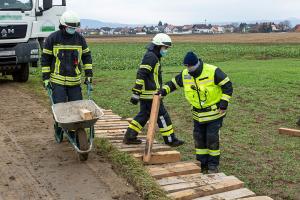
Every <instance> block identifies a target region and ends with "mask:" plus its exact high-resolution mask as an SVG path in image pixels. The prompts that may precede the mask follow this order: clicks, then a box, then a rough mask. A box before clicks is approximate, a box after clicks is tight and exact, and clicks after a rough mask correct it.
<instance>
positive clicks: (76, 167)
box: [0, 80, 140, 200]
mask: <svg viewBox="0 0 300 200" xmlns="http://www.w3.org/2000/svg"><path fill="white" fill-rule="evenodd" d="M21 88H22V87H20V86H19V85H18V84H17V83H13V82H10V81H3V80H2V81H0V136H1V137H0V200H1V199H5V200H6V199H9V200H10V199H12V200H18V199H22V200H26V199H64V200H69V199H70V200H73V199H74V200H79V199H80V200H83V199H84V200H85V199H87V200H93V199H101V200H107V199H121V200H127V199H128V200H129V199H130V200H136V199H140V198H139V197H138V195H137V194H136V192H135V190H134V189H133V188H132V187H131V186H130V185H129V184H128V183H127V182H126V181H125V180H124V179H122V178H120V177H118V176H117V175H116V174H115V173H114V171H113V170H112V167H111V165H110V164H109V163H108V162H107V161H105V159H104V158H102V157H100V156H99V155H97V154H96V152H92V153H90V157H89V160H88V161H87V162H84V163H83V162H80V161H79V160H78V158H77V155H76V153H75V152H74V150H73V149H72V148H71V146H70V144H68V142H64V143H63V144H57V143H56V142H55V140H54V137H53V119H52V114H51V112H50V111H49V109H48V108H47V107H46V106H45V104H43V103H41V102H40V101H39V100H37V99H36V97H35V96H34V95H31V94H28V92H27V91H24V90H23V89H21ZM46 105H47V104H46Z"/></svg>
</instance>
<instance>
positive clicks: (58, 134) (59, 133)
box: [54, 122, 64, 143]
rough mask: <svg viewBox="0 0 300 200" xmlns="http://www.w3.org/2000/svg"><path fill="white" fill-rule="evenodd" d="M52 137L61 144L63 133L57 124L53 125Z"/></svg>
mask: <svg viewBox="0 0 300 200" xmlns="http://www.w3.org/2000/svg"><path fill="white" fill-rule="evenodd" d="M54 137H55V141H56V142H57V143H61V142H62V141H63V139H64V131H63V129H62V128H61V127H59V126H58V123H57V122H55V123H54Z"/></svg>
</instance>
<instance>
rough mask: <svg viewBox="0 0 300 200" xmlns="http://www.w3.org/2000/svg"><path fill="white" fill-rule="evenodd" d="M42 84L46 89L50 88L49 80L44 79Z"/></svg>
mask: <svg viewBox="0 0 300 200" xmlns="http://www.w3.org/2000/svg"><path fill="white" fill-rule="evenodd" d="M43 82H44V87H45V88H46V89H47V88H51V83H50V80H49V79H46V80H44V81H43Z"/></svg>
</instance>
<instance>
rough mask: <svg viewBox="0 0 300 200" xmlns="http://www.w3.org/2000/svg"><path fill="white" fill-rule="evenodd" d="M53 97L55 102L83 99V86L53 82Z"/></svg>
mask: <svg viewBox="0 0 300 200" xmlns="http://www.w3.org/2000/svg"><path fill="white" fill-rule="evenodd" d="M52 98H53V102H54V103H55V104H56V103H64V102H69V101H77V100H82V93H81V87H80V85H78V86H63V85H58V84H53V83H52Z"/></svg>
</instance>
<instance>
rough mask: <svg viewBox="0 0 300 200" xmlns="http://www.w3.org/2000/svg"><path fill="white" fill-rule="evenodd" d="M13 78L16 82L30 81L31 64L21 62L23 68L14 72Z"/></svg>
mask: <svg viewBox="0 0 300 200" xmlns="http://www.w3.org/2000/svg"><path fill="white" fill-rule="evenodd" d="M12 76H13V80H14V81H16V82H21V83H24V82H26V81H28V78H29V64H28V63H24V64H21V68H20V69H19V70H17V71H15V72H13V74H12Z"/></svg>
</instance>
